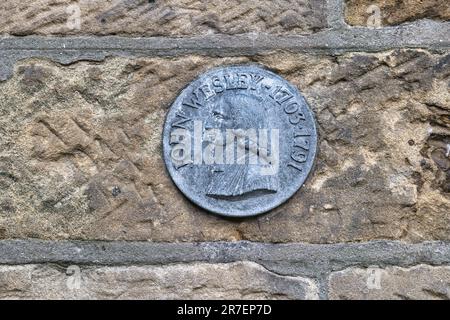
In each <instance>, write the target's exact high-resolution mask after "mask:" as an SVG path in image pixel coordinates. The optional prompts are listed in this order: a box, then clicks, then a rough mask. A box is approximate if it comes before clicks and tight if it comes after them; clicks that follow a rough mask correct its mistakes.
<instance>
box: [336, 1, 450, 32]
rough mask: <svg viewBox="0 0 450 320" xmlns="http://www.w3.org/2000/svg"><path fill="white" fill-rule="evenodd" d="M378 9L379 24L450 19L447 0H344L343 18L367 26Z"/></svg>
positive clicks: (354, 23) (351, 22)
mask: <svg viewBox="0 0 450 320" xmlns="http://www.w3.org/2000/svg"><path fill="white" fill-rule="evenodd" d="M374 6H376V7H374ZM378 9H379V13H380V17H381V26H383V25H384V26H387V25H398V24H401V23H405V22H411V21H414V20H419V19H433V20H441V21H446V20H450V6H449V4H448V1H447V0H404V1H397V0H346V10H345V19H346V21H347V23H349V24H350V25H355V26H367V25H368V20H369V19H370V17H375V16H376V15H377V14H378ZM369 25H372V24H371V23H369Z"/></svg>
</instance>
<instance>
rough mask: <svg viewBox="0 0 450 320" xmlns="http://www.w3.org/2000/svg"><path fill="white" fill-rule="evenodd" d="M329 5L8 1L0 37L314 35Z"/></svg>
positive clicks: (319, 0)
mask: <svg viewBox="0 0 450 320" xmlns="http://www.w3.org/2000/svg"><path fill="white" fill-rule="evenodd" d="M325 3H326V2H325V0H278V1H270V0H262V1H240V0H232V1H221V0H214V1H193V0H169V1H167V0H164V1H161V0H156V1H148V0H108V1H101V0H80V1H76V2H74V1H71V0H39V1H18V0H6V1H2V3H1V4H0V33H6V34H11V35H30V34H42V35H67V34H83V35H89V34H93V35H107V34H108V35H111V34H114V35H130V36H143V35H146V36H184V35H189V36H192V35H200V34H210V33H223V34H239V33H248V32H267V33H276V34H280V33H288V32H291V33H311V32H314V31H317V30H319V29H322V28H324V27H326V18H325V7H326V6H325Z"/></svg>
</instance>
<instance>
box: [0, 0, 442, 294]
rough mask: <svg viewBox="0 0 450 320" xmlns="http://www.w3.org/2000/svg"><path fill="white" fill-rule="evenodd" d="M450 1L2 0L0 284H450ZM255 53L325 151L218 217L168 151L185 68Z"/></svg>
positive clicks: (251, 289)
mask: <svg viewBox="0 0 450 320" xmlns="http://www.w3.org/2000/svg"><path fill="white" fill-rule="evenodd" d="M449 10H450V6H449V4H448V2H447V1H446V0H422V1H419V0H408V1H403V2H401V3H399V2H398V1H390V0H373V1H368V0H347V1H345V0H277V1H268V0H261V1H237V0H233V1H215V0H214V1H189V0H170V1H162V0H154V1H153V0H152V1H148V0H115V1H112V0H110V1H97V0H78V1H70V0H39V1H18V0H6V1H3V2H2V3H0V34H1V37H0V79H1V81H0V91H1V93H2V94H1V96H0V128H1V129H0V130H1V131H0V132H1V135H0V188H1V190H2V192H1V193H0V239H1V240H0V298H69V299H80V298H89V299H96V298H106V299H113V298H123V299H127V298H201V299H203V298H274V299H275V298H281V299H286V298H288V299H289V298H290V299H327V298H330V299H372V298H374V299H379V298H387V299H414V298H418V299H421V298H425V299H435V298H437V299H449V298H450V286H449V282H450V280H449V279H450V269H449V266H450V242H448V241H450V195H449V192H450V90H449V88H450V21H449V20H450V11H449ZM235 64H259V65H262V66H264V67H266V68H268V69H270V70H272V71H274V72H276V73H278V74H280V75H281V76H283V77H284V78H286V79H287V80H289V81H290V82H291V83H293V84H294V85H295V86H297V87H298V88H299V90H300V91H301V92H302V93H303V94H304V96H305V98H306V100H307V101H308V103H309V105H310V107H311V109H312V110H313V112H314V114H315V116H316V120H317V127H318V134H319V151H318V156H317V160H316V163H315V167H314V169H313V171H312V173H311V174H310V176H309V178H308V180H307V182H306V183H305V185H304V186H303V187H302V188H301V189H300V190H299V191H298V192H297V193H296V194H295V195H294V197H293V198H291V199H290V200H289V201H288V202H286V203H285V204H283V205H282V206H280V207H278V208H276V209H274V210H272V211H271V212H269V213H267V214H264V215H261V216H258V217H254V218H249V219H224V218H221V217H218V216H216V215H213V214H211V213H208V212H206V211H204V210H202V209H200V208H199V207H197V206H195V205H194V204H192V203H191V202H189V201H188V200H187V199H186V198H185V197H183V195H182V194H181V193H180V192H179V191H178V189H177V188H176V187H175V185H174V184H173V183H172V181H171V180H170V178H169V176H168V174H167V172H166V171H165V166H164V163H163V160H162V150H161V135H162V127H163V123H164V118H165V114H166V113H167V110H168V108H169V107H170V105H171V103H172V102H173V101H174V99H175V98H176V97H177V95H178V94H179V92H180V91H181V89H183V88H184V87H185V86H186V85H187V84H188V83H189V82H190V81H192V80H193V79H195V78H196V77H197V76H198V75H199V74H201V73H202V72H205V71H206V70H208V69H210V68H212V67H215V66H221V65H235Z"/></svg>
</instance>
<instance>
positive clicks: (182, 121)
mask: <svg viewBox="0 0 450 320" xmlns="http://www.w3.org/2000/svg"><path fill="white" fill-rule="evenodd" d="M316 145H317V132H316V126H315V120H314V116H313V113H312V112H311V110H310V108H309V107H308V105H307V103H306V101H305V99H304V98H303V96H302V95H301V94H300V92H299V91H298V90H297V89H296V88H295V87H294V86H293V85H291V84H290V83H289V82H287V81H286V80H284V79H283V78H281V77H280V76H278V75H276V74H274V73H272V72H270V71H268V70H265V69H263V68H260V67H257V66H253V65H249V66H227V67H223V68H217V69H212V70H210V71H208V72H206V73H204V74H203V75H201V76H200V77H199V78H197V79H196V80H195V81H193V82H192V83H191V84H189V86H188V87H186V88H185V89H184V90H183V91H182V92H181V94H180V95H179V96H178V98H177V99H176V100H175V102H174V103H173V105H172V106H171V108H170V110H169V113H168V114H167V118H166V123H165V126H164V132H163V152H164V161H165V163H166V166H167V169H168V171H169V173H170V176H171V177H172V179H173V181H174V182H175V184H176V185H177V186H178V188H179V189H180V190H181V191H182V192H183V193H184V194H185V195H186V197H188V198H189V199H190V200H191V201H193V202H194V203H196V204H197V205H199V206H200V207H202V208H204V209H206V210H209V211H212V212H214V213H217V214H220V215H224V216H230V217H248V216H253V215H256V214H260V213H263V212H267V211H269V210H271V209H273V208H275V207H277V206H278V205H280V204H281V203H283V202H285V201H286V200H287V199H289V198H290V197H291V196H292V195H293V194H294V193H295V192H296V191H297V190H298V189H299V188H300V187H301V186H302V184H303V183H304V182H305V180H306V178H307V176H308V173H309V172H310V170H311V168H312V166H313V162H314V158H315V154H316Z"/></svg>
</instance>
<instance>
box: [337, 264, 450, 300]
mask: <svg viewBox="0 0 450 320" xmlns="http://www.w3.org/2000/svg"><path fill="white" fill-rule="evenodd" d="M329 290H330V293H329V298H330V299H351V300H369V299H376V300H379V299H383V300H385V299H386V300H387V299H389V300H398V299H402V300H412V299H418V300H436V299H439V300H449V299H450V267H433V266H428V265H419V266H416V267H412V268H400V267H387V268H384V269H378V268H375V267H374V268H369V269H359V268H351V269H346V270H343V271H339V272H334V273H333V274H332V275H331V276H330V281H329Z"/></svg>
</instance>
